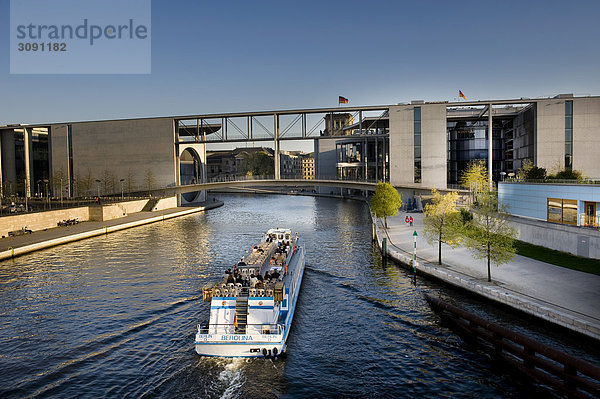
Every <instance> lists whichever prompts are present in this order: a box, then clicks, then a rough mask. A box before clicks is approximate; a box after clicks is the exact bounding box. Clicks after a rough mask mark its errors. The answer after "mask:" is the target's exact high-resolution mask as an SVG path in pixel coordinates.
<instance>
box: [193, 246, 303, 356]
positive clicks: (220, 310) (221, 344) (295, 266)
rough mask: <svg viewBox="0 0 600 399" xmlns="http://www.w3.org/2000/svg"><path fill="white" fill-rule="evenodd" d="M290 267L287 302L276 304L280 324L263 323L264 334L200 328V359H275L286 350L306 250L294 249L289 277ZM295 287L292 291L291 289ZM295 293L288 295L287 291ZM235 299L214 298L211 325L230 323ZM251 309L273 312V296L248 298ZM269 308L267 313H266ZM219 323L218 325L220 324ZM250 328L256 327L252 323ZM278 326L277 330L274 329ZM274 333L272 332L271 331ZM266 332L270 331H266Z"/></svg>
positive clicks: (197, 346)
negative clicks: (222, 321)
mask: <svg viewBox="0 0 600 399" xmlns="http://www.w3.org/2000/svg"><path fill="white" fill-rule="evenodd" d="M287 266H288V265H287V264H286V267H285V271H286V278H287V277H289V281H288V280H286V281H288V283H286V284H289V286H288V285H286V288H285V290H286V292H285V294H284V300H283V302H281V303H278V304H277V307H276V308H275V311H277V309H279V311H280V312H282V313H280V320H281V321H280V322H278V323H277V324H273V321H268V322H264V323H263V324H262V326H263V327H267V328H266V329H264V330H263V331H262V333H261V332H260V330H259V331H248V332H247V333H246V334H237V333H235V332H234V331H235V328H234V326H233V325H227V324H225V325H223V324H211V325H210V326H209V327H208V328H206V327H201V326H198V331H197V333H196V336H195V342H194V346H195V349H196V352H197V353H198V354H199V355H201V356H215V357H275V356H279V355H281V354H283V353H285V351H286V348H287V347H286V341H287V338H288V335H289V332H290V329H291V324H292V321H293V317H294V313H295V308H296V303H297V300H298V296H299V290H300V286H301V284H302V277H303V274H304V266H305V265H304V247H303V246H297V247H295V248H294V252H293V256H292V259H291V262H290V264H289V272H290V274H289V275H287V272H288V270H287ZM290 286H291V287H293V289H290V288H289V287H290ZM290 290H292V291H291V292H289V295H288V291H290ZM235 301H236V298H234V297H225V296H222V297H214V296H213V297H212V303H211V312H212V311H214V314H211V323H212V320H213V316H215V317H214V319H215V320H216V319H218V316H224V317H226V318H228V320H229V322H231V319H232V314H234V313H235ZM247 301H248V302H247V303H248V307H249V309H255V310H254V311H258V312H261V311H266V312H269V309H270V311H271V312H273V309H274V305H273V297H272V296H271V297H252V296H251V297H248V299H247ZM265 309H266V310H265ZM217 323H218V322H217ZM248 326H256V324H249V325H248ZM275 326H276V328H275ZM269 330H270V331H271V333H269V332H268V331H269ZM265 331H267V332H265Z"/></svg>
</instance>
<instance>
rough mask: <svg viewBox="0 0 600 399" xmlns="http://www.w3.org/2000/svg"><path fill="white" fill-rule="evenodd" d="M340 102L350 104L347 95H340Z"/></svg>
mask: <svg viewBox="0 0 600 399" xmlns="http://www.w3.org/2000/svg"><path fill="white" fill-rule="evenodd" d="M338 104H348V99H347V98H346V97H342V96H340V97H339V100H338Z"/></svg>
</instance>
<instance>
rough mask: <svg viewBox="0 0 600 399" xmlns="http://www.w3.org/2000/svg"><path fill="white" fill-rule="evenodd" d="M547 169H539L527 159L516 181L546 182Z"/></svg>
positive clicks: (518, 172)
mask: <svg viewBox="0 0 600 399" xmlns="http://www.w3.org/2000/svg"><path fill="white" fill-rule="evenodd" d="M544 179H546V169H544V168H539V167H537V166H536V165H535V164H534V163H533V162H531V160H529V159H526V160H525V161H524V162H523V166H522V167H521V169H519V170H518V171H517V176H516V180H518V181H523V180H544Z"/></svg>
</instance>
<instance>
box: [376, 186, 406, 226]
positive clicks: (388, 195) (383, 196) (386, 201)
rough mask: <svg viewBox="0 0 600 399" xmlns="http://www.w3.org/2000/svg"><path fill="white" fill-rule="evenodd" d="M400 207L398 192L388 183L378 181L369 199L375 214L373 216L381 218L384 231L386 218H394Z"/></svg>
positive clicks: (400, 201) (400, 200)
mask: <svg viewBox="0 0 600 399" xmlns="http://www.w3.org/2000/svg"><path fill="white" fill-rule="evenodd" d="M401 206H402V198H401V197H400V194H398V190H396V189H395V188H394V186H392V185H391V184H390V183H384V182H382V181H379V182H378V183H377V187H376V188H375V194H373V197H372V198H371V210H373V212H375V216H377V217H378V218H381V217H382V218H383V220H384V223H385V228H386V229H387V217H388V216H395V215H396V214H397V213H398V209H399V208H400V207H401Z"/></svg>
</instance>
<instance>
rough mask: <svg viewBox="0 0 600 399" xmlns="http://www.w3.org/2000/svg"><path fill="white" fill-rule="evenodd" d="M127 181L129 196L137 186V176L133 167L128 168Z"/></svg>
mask: <svg viewBox="0 0 600 399" xmlns="http://www.w3.org/2000/svg"><path fill="white" fill-rule="evenodd" d="M125 180H126V181H125V183H126V184H127V196H128V197H129V196H131V192H132V191H133V187H134V186H135V176H134V175H133V172H132V171H131V169H128V170H127V178H126V179H125Z"/></svg>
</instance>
